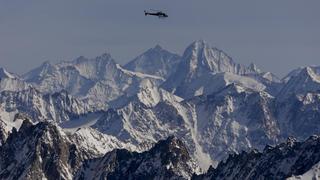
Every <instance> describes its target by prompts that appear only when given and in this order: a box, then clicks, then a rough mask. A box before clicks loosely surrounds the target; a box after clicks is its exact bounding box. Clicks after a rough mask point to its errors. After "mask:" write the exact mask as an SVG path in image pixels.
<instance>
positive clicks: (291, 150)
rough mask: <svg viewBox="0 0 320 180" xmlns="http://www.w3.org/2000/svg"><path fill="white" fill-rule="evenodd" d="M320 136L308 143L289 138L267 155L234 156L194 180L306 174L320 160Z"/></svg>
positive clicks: (281, 176)
mask: <svg viewBox="0 0 320 180" xmlns="http://www.w3.org/2000/svg"><path fill="white" fill-rule="evenodd" d="M319 148H320V137H319V136H312V137H310V138H308V139H307V140H306V141H304V142H297V141H296V140H295V139H292V138H289V139H288V141H287V142H286V143H282V144H280V145H277V146H275V147H271V146H267V147H266V148H265V150H264V151H263V152H261V153H260V152H257V151H251V152H242V153H240V154H235V155H230V156H229V158H228V159H227V160H226V161H224V162H221V163H219V165H218V167H217V168H210V169H209V171H208V172H207V174H205V175H202V176H195V177H194V179H212V180H218V179H285V178H288V177H291V176H297V175H302V174H305V173H306V172H307V171H309V170H310V169H311V168H312V167H313V166H314V165H316V164H317V163H319V161H320V151H319Z"/></svg>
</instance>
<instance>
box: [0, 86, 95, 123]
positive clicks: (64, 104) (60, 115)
mask: <svg viewBox="0 0 320 180" xmlns="http://www.w3.org/2000/svg"><path fill="white" fill-rule="evenodd" d="M92 110H93V109H92V107H90V106H89V105H88V104H86V103H84V102H82V101H80V100H78V99H76V98H74V97H72V96H71V95H69V94H68V93H67V92H65V91H63V92H60V93H54V94H47V95H43V94H42V93H40V92H39V91H38V90H36V89H34V88H29V89H27V90H23V91H18V92H13V91H3V92H1V94H0V119H3V120H6V121H7V122H13V120H14V116H15V115H16V114H17V113H20V114H26V115H28V116H29V117H31V119H33V120H35V121H45V120H54V121H55V122H63V121H69V120H71V119H73V118H75V117H77V116H79V115H81V114H85V113H88V112H90V111H92Z"/></svg>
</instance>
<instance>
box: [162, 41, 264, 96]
mask: <svg viewBox="0 0 320 180" xmlns="http://www.w3.org/2000/svg"><path fill="white" fill-rule="evenodd" d="M260 72H261V71H260V70H259V69H258V68H257V67H256V66H255V65H254V64H252V65H250V66H248V67H246V66H243V65H240V64H237V63H235V62H234V61H233V60H232V58H231V57H229V56H228V55H227V54H226V53H224V52H223V51H221V50H218V49H216V48H212V47H211V46H210V45H208V44H207V43H206V42H205V41H195V42H194V43H192V44H191V45H190V46H189V47H188V48H187V49H186V50H185V52H184V54H183V56H182V58H181V62H180V64H179V65H178V68H177V70H176V71H175V72H174V73H173V74H172V75H171V76H170V77H169V78H168V79H167V81H166V82H165V83H164V84H163V85H162V87H163V88H164V89H166V90H168V91H169V92H174V93H175V94H176V95H178V96H181V97H183V98H191V97H193V96H195V95H202V94H203V92H204V91H205V90H206V91H207V92H206V93H212V91H213V89H214V90H216V89H215V88H212V87H215V85H212V84H211V83H208V82H212V83H215V80H214V79H215V75H216V74H218V73H226V74H230V75H229V76H227V77H230V76H233V77H236V76H237V77H236V78H231V79H228V78H227V79H226V80H223V81H227V82H228V81H230V82H237V81H238V82H239V83H241V84H247V82H246V81H248V80H245V78H240V76H241V77H243V75H248V74H258V73H260ZM247 79H248V78H247ZM249 81H251V82H249V84H252V83H255V84H259V82H255V79H250V80H249ZM225 85H228V84H225ZM261 88H262V87H261ZM262 89H263V88H262ZM200 91H201V92H200Z"/></svg>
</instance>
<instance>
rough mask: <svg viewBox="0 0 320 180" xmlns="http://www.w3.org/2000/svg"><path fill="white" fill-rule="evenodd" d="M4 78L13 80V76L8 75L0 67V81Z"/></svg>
mask: <svg viewBox="0 0 320 180" xmlns="http://www.w3.org/2000/svg"><path fill="white" fill-rule="evenodd" d="M4 78H11V79H13V78H15V76H14V75H12V74H11V73H9V72H8V71H7V70H6V69H4V68H2V67H0V80H1V79H4Z"/></svg>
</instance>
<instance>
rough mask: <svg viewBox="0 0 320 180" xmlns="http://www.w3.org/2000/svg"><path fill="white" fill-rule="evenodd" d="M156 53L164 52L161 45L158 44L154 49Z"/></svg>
mask: <svg viewBox="0 0 320 180" xmlns="http://www.w3.org/2000/svg"><path fill="white" fill-rule="evenodd" d="M152 49H153V50H155V51H161V50H164V49H163V48H162V47H161V46H160V45H159V44H157V45H156V46H155V47H154V48H152Z"/></svg>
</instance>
